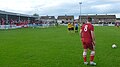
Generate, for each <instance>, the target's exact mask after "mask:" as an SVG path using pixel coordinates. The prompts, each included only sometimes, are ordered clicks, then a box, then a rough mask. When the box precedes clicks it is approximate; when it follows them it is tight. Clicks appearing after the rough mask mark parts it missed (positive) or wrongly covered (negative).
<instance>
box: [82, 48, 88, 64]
mask: <svg viewBox="0 0 120 67" xmlns="http://www.w3.org/2000/svg"><path fill="white" fill-rule="evenodd" d="M83 59H84V64H86V65H87V64H88V62H87V49H84V51H83Z"/></svg>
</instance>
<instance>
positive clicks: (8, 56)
mask: <svg viewBox="0 0 120 67" xmlns="http://www.w3.org/2000/svg"><path fill="white" fill-rule="evenodd" d="M95 36H96V56H95V62H96V63H97V66H96V67H120V49H119V48H120V47H119V45H120V28H119V29H118V28H115V27H95ZM113 43H115V44H116V45H117V46H118V48H116V49H112V48H111V45H112V44H113ZM82 51H83V48H82V45H81V41H80V37H79V33H70V32H69V33H68V32H67V27H63V26H61V27H51V28H45V29H41V28H36V29H32V28H24V29H16V30H0V67H91V66H89V65H88V66H86V65H83V58H82ZM88 54H90V52H88ZM88 61H89V55H88Z"/></svg>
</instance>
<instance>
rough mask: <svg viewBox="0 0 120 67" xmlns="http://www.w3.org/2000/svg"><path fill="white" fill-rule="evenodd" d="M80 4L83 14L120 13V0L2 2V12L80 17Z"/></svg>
mask: <svg viewBox="0 0 120 67" xmlns="http://www.w3.org/2000/svg"><path fill="white" fill-rule="evenodd" d="M79 2H82V13H94V14H96V13H114V14H118V13H119V12H120V10H119V7H118V6H120V0H105V1H100V0H0V10H5V11H10V12H16V13H24V14H30V15H32V14H33V13H39V14H40V15H61V14H63V15H64V14H71V15H79V11H80V9H79ZM116 7H117V8H116ZM115 8H116V9H115Z"/></svg>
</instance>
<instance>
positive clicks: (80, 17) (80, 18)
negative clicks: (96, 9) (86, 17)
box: [79, 2, 82, 23]
mask: <svg viewBox="0 0 120 67" xmlns="http://www.w3.org/2000/svg"><path fill="white" fill-rule="evenodd" d="M79 4H80V23H81V4H82V2H79Z"/></svg>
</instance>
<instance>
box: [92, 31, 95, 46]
mask: <svg viewBox="0 0 120 67" xmlns="http://www.w3.org/2000/svg"><path fill="white" fill-rule="evenodd" d="M91 36H92V41H93V45H94V46H95V35H94V31H91Z"/></svg>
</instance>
